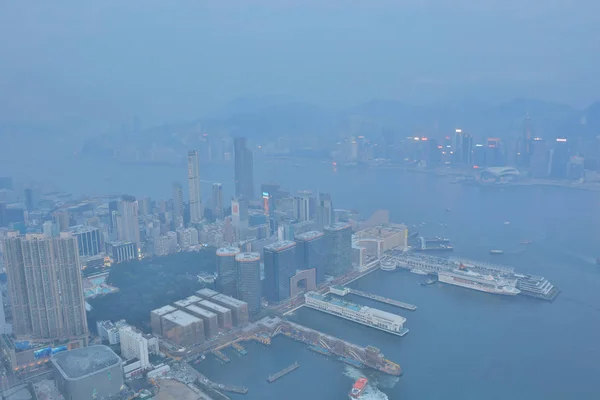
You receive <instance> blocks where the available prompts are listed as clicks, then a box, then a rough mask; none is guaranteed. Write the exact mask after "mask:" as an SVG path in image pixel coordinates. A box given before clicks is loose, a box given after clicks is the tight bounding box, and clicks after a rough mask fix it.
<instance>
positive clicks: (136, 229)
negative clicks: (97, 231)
mask: <svg viewBox="0 0 600 400" xmlns="http://www.w3.org/2000/svg"><path fill="white" fill-rule="evenodd" d="M117 211H118V215H117V216H116V225H117V239H118V240H120V241H125V242H133V243H135V245H136V246H137V248H138V249H139V248H140V247H141V245H142V242H141V240H140V222H139V217H138V202H137V200H136V199H135V196H129V195H125V196H122V197H121V200H120V201H119V202H118V203H117Z"/></svg>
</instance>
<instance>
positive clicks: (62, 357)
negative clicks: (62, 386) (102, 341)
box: [50, 345, 122, 380]
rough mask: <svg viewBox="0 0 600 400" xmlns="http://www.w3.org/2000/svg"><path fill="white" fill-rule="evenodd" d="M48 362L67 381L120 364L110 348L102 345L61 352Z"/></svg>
mask: <svg viewBox="0 0 600 400" xmlns="http://www.w3.org/2000/svg"><path fill="white" fill-rule="evenodd" d="M50 360H51V361H52V363H53V364H54V365H55V366H56V368H57V369H58V370H59V372H60V373H61V375H62V376H63V377H64V378H65V379H67V380H76V379H81V378H84V377H86V376H89V375H93V374H96V373H98V372H100V371H104V370H106V369H108V368H111V367H113V366H115V365H118V364H121V362H122V360H121V358H119V356H118V355H116V354H115V352H114V351H112V350H111V349H110V347H108V346H103V345H95V346H89V347H81V348H79V349H74V350H68V351H62V352H59V353H56V354H54V355H53V356H52V358H51V359H50Z"/></svg>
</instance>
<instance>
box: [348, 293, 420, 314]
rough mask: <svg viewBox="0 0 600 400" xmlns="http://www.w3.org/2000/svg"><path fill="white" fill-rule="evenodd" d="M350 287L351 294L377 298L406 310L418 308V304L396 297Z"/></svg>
mask: <svg viewBox="0 0 600 400" xmlns="http://www.w3.org/2000/svg"><path fill="white" fill-rule="evenodd" d="M348 289H349V290H350V293H351V294H355V295H357V296H360V297H365V298H367V299H371V300H375V301H378V302H380V303H385V304H389V305H392V306H396V307H400V308H404V309H405V310H409V311H415V310H416V309H417V306H415V305H414V304H409V303H404V302H402V301H398V300H394V299H389V298H387V297H383V296H379V295H376V294H372V293H367V292H363V291H361V290H356V289H351V288H348Z"/></svg>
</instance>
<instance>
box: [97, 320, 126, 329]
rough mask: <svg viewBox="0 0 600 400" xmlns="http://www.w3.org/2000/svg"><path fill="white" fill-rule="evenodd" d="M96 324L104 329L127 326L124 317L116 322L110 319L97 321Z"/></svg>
mask: <svg viewBox="0 0 600 400" xmlns="http://www.w3.org/2000/svg"><path fill="white" fill-rule="evenodd" d="M98 324H99V325H100V326H102V327H103V328H104V329H106V330H110V329H119V328H121V327H123V326H128V325H127V321H126V320H124V319H121V320H119V321H117V322H112V321H108V320H107V321H98Z"/></svg>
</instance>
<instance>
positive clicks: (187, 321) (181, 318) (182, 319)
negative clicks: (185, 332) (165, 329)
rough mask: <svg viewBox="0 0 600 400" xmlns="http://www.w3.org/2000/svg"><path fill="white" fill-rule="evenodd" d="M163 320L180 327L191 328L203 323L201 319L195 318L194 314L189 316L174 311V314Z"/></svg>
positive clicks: (180, 311) (183, 312) (182, 312)
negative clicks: (195, 324)
mask: <svg viewBox="0 0 600 400" xmlns="http://www.w3.org/2000/svg"><path fill="white" fill-rule="evenodd" d="M163 318H164V319H166V320H167V321H170V322H172V323H174V324H176V325H179V326H189V325H191V324H194V323H197V322H201V321H202V320H201V319H200V318H198V317H195V316H193V315H192V314H188V313H186V312H185V311H182V310H177V311H173V312H172V313H170V314H167V315H165V316H164V317H163Z"/></svg>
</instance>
